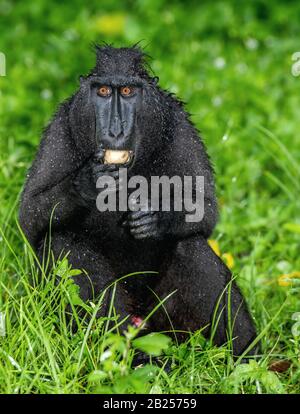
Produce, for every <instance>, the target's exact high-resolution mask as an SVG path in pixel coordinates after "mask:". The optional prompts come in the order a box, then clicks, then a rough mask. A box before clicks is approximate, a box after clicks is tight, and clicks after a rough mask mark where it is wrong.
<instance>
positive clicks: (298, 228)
mask: <svg viewBox="0 0 300 414" xmlns="http://www.w3.org/2000/svg"><path fill="white" fill-rule="evenodd" d="M283 228H284V229H285V230H289V231H291V232H292V233H297V234H300V224H298V223H285V224H284V225H283Z"/></svg>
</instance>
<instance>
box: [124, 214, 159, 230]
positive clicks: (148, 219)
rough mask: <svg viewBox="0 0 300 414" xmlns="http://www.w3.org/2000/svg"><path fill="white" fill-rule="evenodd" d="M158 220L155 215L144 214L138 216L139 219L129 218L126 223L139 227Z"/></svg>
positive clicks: (131, 226)
mask: <svg viewBox="0 0 300 414" xmlns="http://www.w3.org/2000/svg"><path fill="white" fill-rule="evenodd" d="M157 220H158V217H157V216H150V217H149V216H144V217H142V218H140V219H139V220H132V219H129V220H128V225H129V227H130V228H135V227H140V226H144V225H146V224H152V223H153V224H154V223H156V222H157Z"/></svg>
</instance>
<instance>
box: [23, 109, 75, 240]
mask: <svg viewBox="0 0 300 414" xmlns="http://www.w3.org/2000/svg"><path fill="white" fill-rule="evenodd" d="M68 109H69V103H68V102H66V103H64V104H63V105H62V106H61V107H60V108H59V110H58V112H57V114H56V115H55V117H54V119H53V121H52V122H51V124H50V125H49V127H48V128H47V129H46V131H45V133H44V136H43V139H42V142H41V145H40V148H39V151H38V153H37V155H36V158H35V161H34V163H33V165H32V167H31V169H30V171H29V174H28V178H27V182H26V184H25V188H24V190H23V194H22V198H21V207H20V215H19V220H20V224H21V227H22V229H23V231H24V233H25V235H26V236H27V238H28V240H29V242H30V243H31V244H32V245H33V246H34V247H36V246H37V245H38V244H39V242H40V240H41V238H43V237H44V235H45V233H46V232H47V230H48V228H49V222H50V217H51V213H52V211H53V208H54V207H55V206H56V205H57V207H56V208H55V212H54V215H53V226H54V227H55V226H63V225H64V224H66V223H67V221H68V220H70V219H71V218H72V217H73V216H74V214H75V213H78V212H79V210H78V206H77V205H76V203H75V202H74V197H73V196H72V194H71V188H72V178H73V175H74V173H75V172H76V170H77V169H78V168H79V167H80V165H81V163H82V162H83V160H82V157H81V154H80V152H79V151H78V150H77V148H76V146H75V145H74V142H73V141H72V138H71V132H70V128H69V123H68Z"/></svg>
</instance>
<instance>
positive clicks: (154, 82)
mask: <svg viewBox="0 0 300 414" xmlns="http://www.w3.org/2000/svg"><path fill="white" fill-rule="evenodd" d="M158 82H159V77H158V76H154V78H152V79H151V83H153V84H154V85H155V86H156V85H157V84H158Z"/></svg>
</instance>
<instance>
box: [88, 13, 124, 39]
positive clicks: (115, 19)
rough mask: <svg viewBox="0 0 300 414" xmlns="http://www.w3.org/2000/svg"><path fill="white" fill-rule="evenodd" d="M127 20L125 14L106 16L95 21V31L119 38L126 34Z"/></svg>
mask: <svg viewBox="0 0 300 414" xmlns="http://www.w3.org/2000/svg"><path fill="white" fill-rule="evenodd" d="M125 20H126V16H125V15H124V14H120V13H117V14H104V15H102V16H99V17H97V18H96V19H95V30H96V32H98V33H101V34H105V35H108V36H117V35H120V34H123V33H124V31H125Z"/></svg>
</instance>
